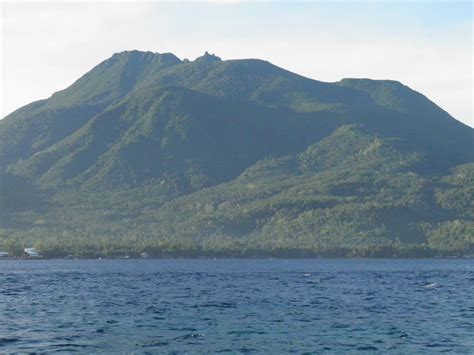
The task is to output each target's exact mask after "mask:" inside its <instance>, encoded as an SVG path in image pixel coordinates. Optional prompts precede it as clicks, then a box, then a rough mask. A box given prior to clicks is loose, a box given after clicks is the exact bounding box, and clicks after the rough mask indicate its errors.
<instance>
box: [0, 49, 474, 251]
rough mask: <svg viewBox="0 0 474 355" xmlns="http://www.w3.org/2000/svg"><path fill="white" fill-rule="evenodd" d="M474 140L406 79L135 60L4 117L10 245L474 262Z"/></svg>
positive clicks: (3, 184) (259, 65)
mask: <svg viewBox="0 0 474 355" xmlns="http://www.w3.org/2000/svg"><path fill="white" fill-rule="evenodd" d="M473 138H474V137H473V130H472V129H471V128H469V127H467V126H465V125H463V124H462V123H460V122H458V121H456V120H455V119H454V118H452V117H451V116H450V115H449V114H448V113H446V112H445V111H443V110H442V109H441V108H439V107H438V106H436V105H435V104H434V103H432V102H431V101H429V100H428V99H427V98H426V97H424V96H423V95H421V94H420V93H417V92H416V91H413V90H412V89H410V88H408V87H406V86H404V85H402V84H400V83H398V82H395V81H389V80H379V81H378V80H369V79H343V80H341V81H340V82H336V83H325V82H320V81H315V80H311V79H308V78H304V77H302V76H299V75H297V74H294V73H291V72H289V71H286V70H284V69H281V68H279V67H276V66H274V65H272V64H271V63H268V62H265V61H261V60H255V59H250V60H229V61H223V60H221V59H220V58H218V57H217V56H214V55H210V54H208V53H206V54H205V55H204V56H202V57H200V58H198V59H196V60H195V61H181V60H180V59H178V58H177V57H176V56H174V55H172V54H157V53H151V52H146V53H144V52H138V51H131V52H122V53H118V54H115V55H113V56H112V57H111V58H109V59H107V60H106V61H104V62H102V63H101V64H99V65H98V66H96V67H95V68H93V69H92V70H91V71H90V72H88V73H86V74H85V75H84V76H83V77H82V78H80V79H79V80H78V81H76V82H75V83H74V84H73V85H71V86H70V87H69V88H66V89H65V90H63V91H61V92H58V93H55V94H54V95H53V96H52V97H51V98H49V99H47V100H42V101H39V102H35V103H32V104H30V105H27V106H25V107H23V108H21V109H19V110H17V111H16V112H14V113H12V114H11V115H9V116H7V117H5V118H4V119H3V120H1V121H0V250H2V249H6V250H9V251H10V252H12V253H13V254H15V253H19V252H20V250H21V248H22V247H24V246H31V245H34V246H36V247H38V248H39V249H40V250H42V251H43V253H44V254H45V255H47V256H63V255H69V254H72V255H76V256H81V257H95V256H120V255H125V254H128V255H138V254H139V253H141V252H143V251H147V252H149V253H150V254H152V255H155V256H220V255H223V256H224V255H227V256H272V255H273V256H319V255H321V256H393V255H398V256H434V255H472V254H473V253H474V206H473V201H474V140H473Z"/></svg>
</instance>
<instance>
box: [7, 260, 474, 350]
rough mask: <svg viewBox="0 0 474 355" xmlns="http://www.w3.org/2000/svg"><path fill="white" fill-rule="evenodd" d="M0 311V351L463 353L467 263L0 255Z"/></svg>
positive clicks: (470, 335) (473, 320)
mask: <svg viewBox="0 0 474 355" xmlns="http://www.w3.org/2000/svg"><path fill="white" fill-rule="evenodd" d="M0 317H1V321H0V353H9V352H44V353H51V352H72V351H76V352H80V353H102V352H108V353H169V352H174V353H181V352H192V353H203V352H204V353H209V352H232V353H247V352H258V353H273V354H275V353H287V352H295V353H304V352H307V353H318V352H329V353H332V352H336V353H337V352H339V353H347V352H360V353H367V352H375V353H386V352H393V353H403V354H412V353H429V354H431V353H438V352H455V353H474V262H473V261H472V260H325V259H317V260H185V259H183V260H38V261H14V260H11V261H0Z"/></svg>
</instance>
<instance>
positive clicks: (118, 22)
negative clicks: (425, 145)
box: [0, 0, 474, 127]
mask: <svg viewBox="0 0 474 355" xmlns="http://www.w3.org/2000/svg"><path fill="white" fill-rule="evenodd" d="M0 11H1V14H0V16H1V41H0V43H1V46H0V52H1V55H0V59H1V63H0V64H1V71H0V76H1V77H0V79H1V83H2V85H1V95H0V97H1V107H0V112H1V117H4V116H6V115H7V114H8V113H10V112H12V111H14V110H16V109H17V108H19V107H21V106H23V105H25V104H28V103H30V102H32V101H35V100H39V99H44V98H47V97H49V96H51V95H52V94H53V93H54V92H55V91H58V90H61V89H64V88H66V87H67V86H69V85H71V84H72V83H73V82H74V81H75V80H77V79H78V78H79V77H80V76H81V75H83V74H84V73H86V72H87V71H89V70H90V69H91V68H93V67H94V66H95V65H97V64H98V63H100V62H101V61H103V60H105V59H107V58H108V57H110V56H111V55H112V54H113V53H116V52H121V51H123V50H131V49H138V50H144V51H152V52H159V53H164V52H172V53H174V54H175V55H177V56H178V57H180V58H181V59H183V58H189V59H191V60H192V59H194V58H196V57H198V56H200V55H202V54H203V53H204V52H205V51H209V52H210V53H215V54H216V55H218V56H220V57H221V58H223V59H236V58H260V59H265V60H268V61H270V62H272V63H273V64H276V65H278V66H281V67H283V68H285V69H288V70H291V71H293V72H296V73H298V74H301V75H304V76H306V77H309V78H313V79H317V80H322V81H329V82H334V81H339V80H340V79H342V78H348V77H350V78H372V79H392V80H398V81H401V82H403V83H404V84H405V85H408V86H409V87H411V88H412V89H414V90H417V91H419V92H421V93H423V94H424V95H426V96H427V97H428V98H429V99H430V100H432V101H433V102H435V103H436V104H437V105H439V106H440V107H442V108H443V109H444V110H446V111H448V112H449V113H450V114H451V115H452V116H453V117H455V118H456V119H458V120H460V121H462V122H464V123H466V124H468V125H470V126H471V127H474V120H473V97H472V96H473V47H474V46H473V2H472V1H470V0H469V1H463V2H456V1H428V0H427V1H422V0H421V1H417V2H412V1H404V0H398V1H395V0H393V1H390V0H385V1H373V0H367V1H357V0H355V1H354V0H353V1H337V0H336V1H294V0H293V1H279V2H270V1H251V0H248V1H244V0H209V1H198V0H197V1H186V2H185V1H177V0H176V1H166V2H164V1H147V2H140V1H133V2H132V1H122V2H113V1H105V2H97V1H78V2H77V1H76V2H72V1H67V0H63V1H61V2H58V1H51V2H41V1H33V0H30V1H22V0H16V1H2V4H1V10H0Z"/></svg>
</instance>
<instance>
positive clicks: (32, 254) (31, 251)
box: [25, 248, 41, 258]
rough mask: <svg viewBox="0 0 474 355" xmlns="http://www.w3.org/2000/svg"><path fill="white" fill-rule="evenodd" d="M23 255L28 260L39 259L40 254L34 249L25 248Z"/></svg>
mask: <svg viewBox="0 0 474 355" xmlns="http://www.w3.org/2000/svg"><path fill="white" fill-rule="evenodd" d="M25 254H26V255H27V256H28V257H29V258H41V254H40V253H39V251H38V250H36V249H35V248H25Z"/></svg>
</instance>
